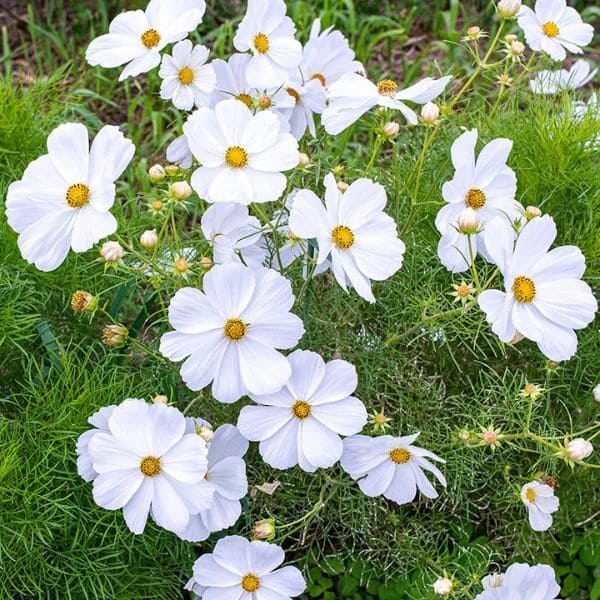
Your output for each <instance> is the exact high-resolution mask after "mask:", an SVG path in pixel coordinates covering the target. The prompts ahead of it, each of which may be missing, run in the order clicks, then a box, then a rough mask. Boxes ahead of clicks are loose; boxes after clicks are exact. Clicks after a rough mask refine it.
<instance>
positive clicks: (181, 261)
mask: <svg viewBox="0 0 600 600" xmlns="http://www.w3.org/2000/svg"><path fill="white" fill-rule="evenodd" d="M173 266H174V267H175V272H176V273H179V274H180V275H183V274H184V273H187V272H188V270H189V268H190V263H189V262H188V261H187V260H185V258H183V257H181V258H178V259H177V260H176V261H175V263H174V264H173Z"/></svg>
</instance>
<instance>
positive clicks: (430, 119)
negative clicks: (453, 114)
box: [421, 102, 440, 124]
mask: <svg viewBox="0 0 600 600" xmlns="http://www.w3.org/2000/svg"><path fill="white" fill-rule="evenodd" d="M439 116H440V107H439V106H438V105H437V104H435V102H427V104H424V105H423V107H422V108H421V120H422V121H423V123H427V124H430V123H435V122H436V121H437V120H438V117H439Z"/></svg>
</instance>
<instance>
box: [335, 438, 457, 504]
mask: <svg viewBox="0 0 600 600" xmlns="http://www.w3.org/2000/svg"><path fill="white" fill-rule="evenodd" d="M419 435H420V433H415V434H413V435H409V436H405V437H393V436H391V435H382V436H379V437H369V436H366V435H353V436H352V437H348V438H346V439H345V440H344V453H343V454H342V459H341V461H340V464H341V465H342V469H344V471H346V473H348V474H349V475H350V477H352V479H354V480H358V485H359V487H360V489H361V490H362V492H363V493H364V494H366V495H367V496H381V495H382V494H383V496H384V497H385V498H387V499H388V500H392V501H393V502H396V503H397V504H406V503H407V502H412V501H413V500H414V499H415V497H416V495H417V490H419V491H420V492H421V494H423V495H424V496H425V497H427V498H437V497H438V493H437V492H436V491H435V489H434V487H433V486H432V485H431V483H430V482H429V479H427V477H426V476H425V473H424V471H429V472H430V473H433V475H434V476H435V478H436V479H437V480H438V481H439V482H440V483H441V484H442V485H443V486H444V487H446V479H445V478H444V476H443V475H442V473H441V472H440V470H439V469H438V468H437V467H436V466H435V465H434V464H433V463H432V462H430V461H429V460H428V458H430V459H432V460H436V461H439V462H442V463H443V462H445V461H444V460H443V459H442V458H440V457H439V456H437V455H436V454H433V452H429V450H425V449H423V448H419V447H417V446H413V442H414V441H415V440H416V439H417V438H418V437H419Z"/></svg>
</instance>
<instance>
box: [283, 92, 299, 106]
mask: <svg viewBox="0 0 600 600" xmlns="http://www.w3.org/2000/svg"><path fill="white" fill-rule="evenodd" d="M285 91H286V92H287V93H288V94H289V95H290V96H291V97H292V98H293V99H294V100H295V101H296V104H298V102H300V94H299V93H298V92H297V91H296V90H295V89H294V88H285Z"/></svg>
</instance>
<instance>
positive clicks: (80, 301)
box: [71, 290, 98, 312]
mask: <svg viewBox="0 0 600 600" xmlns="http://www.w3.org/2000/svg"><path fill="white" fill-rule="evenodd" d="M97 307H98V298H97V297H96V296H92V294H90V293H89V292H84V291H83V290H77V291H76V292H75V293H74V294H73V296H71V308H72V309H73V310H76V311H77V312H82V311H84V310H85V311H87V312H94V311H95V310H96V308H97Z"/></svg>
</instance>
